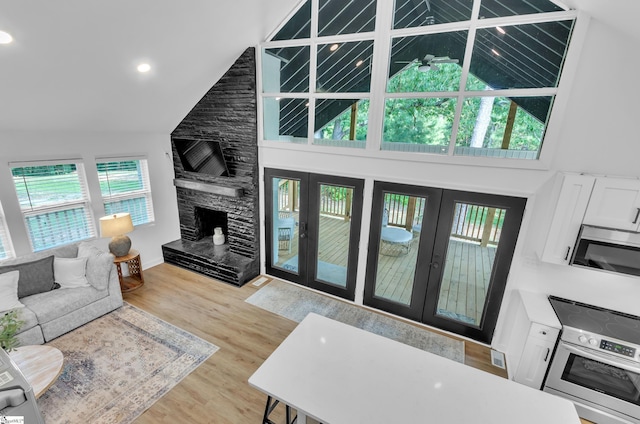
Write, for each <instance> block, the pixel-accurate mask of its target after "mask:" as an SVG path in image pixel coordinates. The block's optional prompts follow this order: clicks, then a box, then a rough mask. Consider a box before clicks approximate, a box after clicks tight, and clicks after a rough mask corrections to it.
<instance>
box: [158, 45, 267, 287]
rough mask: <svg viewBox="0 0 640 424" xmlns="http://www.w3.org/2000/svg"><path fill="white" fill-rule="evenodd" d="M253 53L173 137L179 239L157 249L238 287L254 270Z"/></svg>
mask: <svg viewBox="0 0 640 424" xmlns="http://www.w3.org/2000/svg"><path fill="white" fill-rule="evenodd" d="M254 55H255V52H254V49H253V48H250V49H247V50H246V51H245V52H244V53H243V55H242V56H240V58H239V59H238V60H237V61H236V63H235V64H234V65H233V66H232V67H231V68H230V69H229V71H228V72H227V73H226V74H225V75H224V76H223V77H222V78H221V79H220V80H219V81H218V82H217V83H216V84H215V85H214V86H213V87H212V88H211V89H210V90H209V91H208V92H207V94H205V96H204V97H203V98H202V99H201V100H200V101H199V102H198V103H197V104H196V106H195V107H194V108H193V109H192V110H191V112H189V114H188V115H187V116H186V117H185V118H184V119H183V120H182V122H181V123H180V124H179V125H178V127H176V129H175V130H174V131H173V132H172V133H171V144H172V149H173V164H174V172H175V180H174V185H175V186H176V192H177V197H178V214H179V218H180V237H181V238H180V239H179V240H175V241H172V242H170V243H167V244H165V245H163V246H162V252H163V256H164V260H165V262H167V263H170V264H173V265H177V266H180V267H183V268H187V269H190V270H192V271H195V272H198V273H201V274H204V275H207V276H209V277H213V278H215V279H218V280H221V281H224V282H227V283H231V284H235V285H238V286H240V285H242V284H244V283H246V282H247V281H249V280H250V279H252V278H253V277H255V276H257V275H258V273H259V269H260V267H259V261H260V225H259V210H258V205H259V203H258V193H259V191H258V190H259V187H258V146H257V123H256V122H257V118H256V91H255V58H254ZM211 163H214V164H215V165H213V166H211V165H210V164H211ZM216 227H220V228H222V231H223V233H224V235H225V239H226V240H225V243H224V244H223V245H214V244H213V237H212V236H213V230H214V228H216Z"/></svg>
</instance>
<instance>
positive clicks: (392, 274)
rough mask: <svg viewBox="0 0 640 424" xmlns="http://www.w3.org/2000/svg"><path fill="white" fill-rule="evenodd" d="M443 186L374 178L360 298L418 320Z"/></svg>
mask: <svg viewBox="0 0 640 424" xmlns="http://www.w3.org/2000/svg"><path fill="white" fill-rule="evenodd" d="M441 196H442V190H440V189H434V188H429V187H417V186H409V185H404V184H395V183H387V182H379V181H376V183H375V186H374V189H373V209H372V211H371V231H370V233H369V253H368V255H367V274H366V277H365V289H364V303H365V305H368V306H373V307H374V308H378V309H382V310H384V311H387V312H391V313H393V314H397V315H401V316H403V317H406V318H410V319H414V320H420V319H421V317H422V314H423V310H424V302H425V295H426V291H427V281H428V279H427V277H428V275H429V268H430V266H431V265H430V262H431V261H430V258H431V256H432V254H433V239H434V237H435V232H436V228H437V217H438V210H439V208H440V198H441Z"/></svg>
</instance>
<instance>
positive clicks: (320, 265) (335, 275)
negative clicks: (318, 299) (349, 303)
mask: <svg viewBox="0 0 640 424" xmlns="http://www.w3.org/2000/svg"><path fill="white" fill-rule="evenodd" d="M352 199H353V188H350V187H340V186H334V185H328V184H320V202H319V204H320V216H319V220H318V255H317V258H316V275H315V278H316V280H318V281H322V282H325V283H329V284H334V285H336V286H340V287H343V288H344V287H346V286H347V265H348V263H347V260H348V258H349V246H350V244H349V239H350V235H351V207H352Z"/></svg>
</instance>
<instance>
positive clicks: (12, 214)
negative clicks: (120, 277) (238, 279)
mask: <svg viewBox="0 0 640 424" xmlns="http://www.w3.org/2000/svg"><path fill="white" fill-rule="evenodd" d="M126 155H143V156H146V157H147V159H148V165H149V178H150V183H151V189H152V197H153V207H154V213H155V222H154V223H153V224H145V225H141V226H138V227H136V229H135V230H134V231H133V232H132V233H130V234H129V237H130V238H131V241H132V247H133V248H134V249H136V250H138V251H139V252H140V258H141V260H142V265H143V268H148V267H150V266H153V265H157V264H159V263H161V262H162V261H163V259H162V250H161V245H162V244H164V243H167V242H169V241H172V240H176V239H178V238H180V224H179V221H178V206H177V200H176V191H175V188H174V187H173V178H174V175H173V159H172V156H171V144H170V139H169V135H168V134H137V133H126V134H121V133H120V134H119V133H49V132H46V133H45V132H0V202H2V206H3V208H4V212H5V216H6V219H7V223H8V226H9V232H10V234H11V239H12V241H13V244H14V248H15V250H16V254H17V255H21V254H25V253H29V252H30V247H29V241H28V239H27V233H26V229H25V225H24V221H23V220H22V215H21V213H20V206H19V204H18V200H17V198H16V194H15V189H14V187H13V182H12V180H11V170H10V168H9V165H8V163H9V162H11V161H20V160H41V159H56V158H57V159H65V158H82V159H83V162H84V164H85V167H86V171H87V174H88V175H87V176H88V179H90V178H92V174H91V172H92V171H93V172H95V159H96V158H97V157H98V158H99V157H113V156H126ZM96 181H97V179H96ZM94 188H95V186H94ZM90 194H91V195H92V197H91V200H92V206H93V209H94V211H95V214H96V228H99V227H98V226H97V225H98V223H97V220H98V219H99V218H100V217H101V216H103V215H104V207H103V206H102V201H101V199H100V192H99V191H97V192H96V191H95V190H94V191H93V192H92V193H90ZM98 231H99V230H98ZM108 242H109V239H102V238H98V239H96V240H95V241H94V243H95V244H96V245H97V246H99V247H101V248H102V249H104V250H108V247H107V244H108Z"/></svg>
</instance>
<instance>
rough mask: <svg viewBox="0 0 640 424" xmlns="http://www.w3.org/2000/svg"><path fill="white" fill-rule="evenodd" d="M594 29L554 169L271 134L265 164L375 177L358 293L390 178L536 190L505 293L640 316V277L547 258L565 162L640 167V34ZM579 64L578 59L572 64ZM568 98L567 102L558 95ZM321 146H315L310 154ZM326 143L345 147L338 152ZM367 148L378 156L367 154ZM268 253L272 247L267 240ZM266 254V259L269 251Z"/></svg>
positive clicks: (611, 168) (622, 170) (503, 319)
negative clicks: (376, 210) (389, 152)
mask: <svg viewBox="0 0 640 424" xmlns="http://www.w3.org/2000/svg"><path fill="white" fill-rule="evenodd" d="M585 28H586V37H585V39H584V45H583V48H582V51H581V53H580V55H579V57H578V58H577V63H576V62H574V64H573V66H571V68H573V69H575V70H576V72H575V75H573V81H572V84H571V85H570V88H569V93H568V95H567V96H566V97H565V102H564V105H562V106H563V107H562V111H563V115H562V116H560V117H557V118H559V119H556V121H555V122H554V123H555V126H556V128H555V130H554V131H553V132H550V134H549V136H550V138H552V139H550V140H548V143H557V145H556V146H553V145H551V147H552V148H553V147H555V149H551V151H555V154H554V155H553V158H551V161H549V165H548V166H549V169H540V170H533V169H529V170H523V169H513V168H495V167H483V166H469V165H459V164H458V165H455V164H438V163H432V162H419V161H417V160H418V159H416V156H409V157H405V159H402V160H391V159H380V158H376V157H373V156H374V155H373V154H369V153H367V152H365V153H359V154H360V156H356V155H352V156H351V155H349V153H348V152H346V151H345V150H328V149H322V148H321V147H318V146H311V147H308V148H306V149H305V150H306V151H302V150H300V148H299V147H297V146H291V147H286V145H274V144H273V143H266V144H265V145H264V146H262V147H261V149H260V153H261V166H264V167H270V168H285V169H294V170H301V171H309V172H317V173H325V174H336V175H345V176H352V177H359V178H364V179H365V180H366V185H365V190H367V193H365V210H364V211H363V212H364V215H363V218H364V219H363V225H362V230H363V231H362V239H361V244H360V267H359V269H358V277H357V288H356V302H358V303H360V302H361V301H362V292H363V289H364V262H365V260H364V258H366V249H367V239H368V232H367V229H368V226H369V220H370V212H371V211H370V201H371V193H370V191H371V190H372V187H373V180H375V179H378V180H385V181H394V182H404V183H410V184H419V185H424V186H436V187H444V188H453V189H462V190H470V191H479V192H490V193H498V194H507V195H515V196H521V197H527V198H529V202H528V205H527V210H526V212H525V218H524V221H523V226H522V230H521V233H520V237H519V240H518V245H517V248H516V255H515V258H514V262H513V266H512V270H511V273H510V276H509V281H508V285H507V292H506V293H505V300H506V299H508V298H509V295H510V292H511V290H513V289H515V288H524V289H526V290H529V291H537V292H542V293H545V294H555V295H558V296H564V297H567V298H570V299H575V300H579V301H583V302H586V303H593V304H597V305H602V306H605V307H610V308H613V309H617V310H621V311H624V312H627V313H632V314H636V315H640V302H638V299H640V279H638V278H627V277H620V276H614V275H610V274H604V273H600V272H597V271H590V270H581V269H576V268H571V267H568V266H565V267H561V266H557V265H550V264H544V263H541V262H540V261H539V260H538V252H539V247H540V246H541V243H542V242H543V240H544V238H545V237H546V232H547V230H548V225H549V223H550V216H551V213H552V211H553V207H554V204H555V201H556V199H557V185H556V178H555V176H556V174H557V172H561V171H573V172H589V173H598V174H609V175H624V176H636V177H638V176H640V166H639V165H638V158H640V143H639V142H637V135H636V134H637V132H638V130H637V128H636V127H637V124H636V123H637V121H638V118H637V117H636V116H635V115H636V113H637V111H638V107H637V106H636V102H637V101H638V99H639V98H640V84H638V83H637V76H636V74H637V69H638V67H637V66H634V64H637V63H638V62H639V60H638V58H637V57H635V54H634V53H633V52H635V51H637V49H636V42H634V40H629V39H628V36H626V35H623V34H621V33H618V32H617V31H616V30H615V29H614V28H611V27H607V26H605V25H603V24H601V23H600V22H598V21H597V20H592V21H591V23H590V25H588V26H587V27H585ZM568 65H570V64H568ZM558 104H562V102H558ZM309 150H314V151H315V153H310V152H309ZM322 152H342V153H340V155H339V156H336V155H330V154H325V153H322ZM363 155H368V156H370V157H363ZM263 252H264V249H263ZM263 261H264V258H263ZM507 306H508V301H507V302H505V305H504V307H503V309H502V313H501V315H500V318H499V321H498V327H497V332H496V335H495V338H494V342H493V345H494V346H495V347H496V348H498V349H501V350H506V349H507V347H508V337H509V330H510V326H509V319H510V316H509V314H507V313H505V311H506V310H507Z"/></svg>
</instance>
